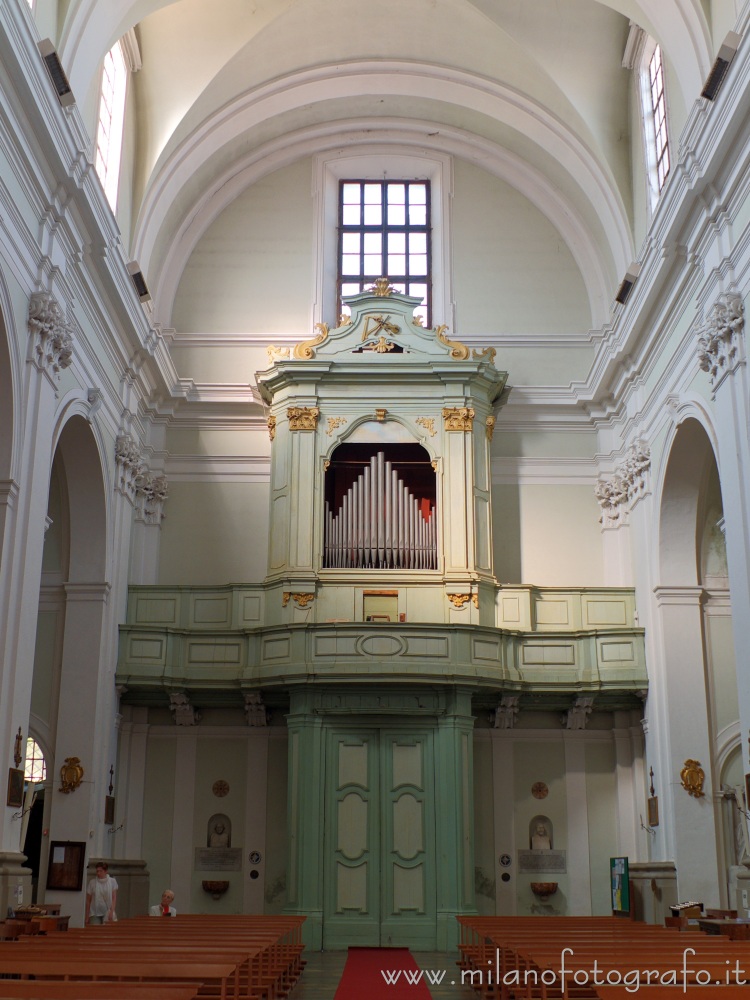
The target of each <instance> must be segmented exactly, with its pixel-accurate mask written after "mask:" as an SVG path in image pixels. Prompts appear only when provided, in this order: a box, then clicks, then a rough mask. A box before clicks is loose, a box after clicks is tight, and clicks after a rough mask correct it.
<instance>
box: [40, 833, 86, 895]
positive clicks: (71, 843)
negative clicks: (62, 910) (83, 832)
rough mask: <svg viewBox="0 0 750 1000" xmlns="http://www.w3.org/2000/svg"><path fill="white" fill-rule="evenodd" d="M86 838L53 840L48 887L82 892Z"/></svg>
mask: <svg viewBox="0 0 750 1000" xmlns="http://www.w3.org/2000/svg"><path fill="white" fill-rule="evenodd" d="M85 858H86V842H85V841H84V840H80V841H78V840H53V841H52V843H51V844H50V845H49V868H48V869H47V888H48V889H62V890H66V891H69V892H80V891H81V889H82V888H83V864H84V860H85Z"/></svg>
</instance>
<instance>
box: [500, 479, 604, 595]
mask: <svg viewBox="0 0 750 1000" xmlns="http://www.w3.org/2000/svg"><path fill="white" fill-rule="evenodd" d="M492 503H493V509H492V514H493V538H494V545H495V575H496V576H497V578H498V580H499V581H500V582H501V583H525V584H534V585H536V586H544V587H597V586H603V585H604V583H605V581H604V572H603V556H602V540H601V529H600V525H599V507H598V505H597V502H596V499H595V497H594V492H593V488H592V487H591V486H588V485H583V486H567V485H566V486H562V485H538V486H537V485H522V486H513V485H495V486H494V487H493V490H492Z"/></svg>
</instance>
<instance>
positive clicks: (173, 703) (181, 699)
mask: <svg viewBox="0 0 750 1000" xmlns="http://www.w3.org/2000/svg"><path fill="white" fill-rule="evenodd" d="M169 710H170V712H171V713H172V718H173V719H174V724H175V725H176V726H197V725H198V723H199V722H200V718H201V715H200V712H196V711H195V709H194V708H193V706H192V705H191V704H190V699H189V698H188V696H187V693H186V692H185V691H170V693H169Z"/></svg>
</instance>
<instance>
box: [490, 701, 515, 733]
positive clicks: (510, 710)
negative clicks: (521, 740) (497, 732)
mask: <svg viewBox="0 0 750 1000" xmlns="http://www.w3.org/2000/svg"><path fill="white" fill-rule="evenodd" d="M520 700H521V698H520V696H519V695H517V694H504V695H503V696H502V698H501V699H500V704H499V705H498V706H497V708H496V709H495V714H494V718H493V726H494V728H495V729H513V728H514V726H515V724H516V716H517V715H518V703H519V701H520Z"/></svg>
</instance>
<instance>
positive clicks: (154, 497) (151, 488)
mask: <svg viewBox="0 0 750 1000" xmlns="http://www.w3.org/2000/svg"><path fill="white" fill-rule="evenodd" d="M168 490H169V482H168V481H167V477H166V476H165V475H164V474H163V473H160V474H155V473H153V472H149V471H148V470H146V469H142V470H141V471H140V472H139V473H138V475H137V476H136V477H135V501H136V518H138V520H141V521H145V523H146V524H161V522H162V519H163V518H164V512H163V507H164V502H165V500H166V499H167V498H168V496H169V492H168Z"/></svg>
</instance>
